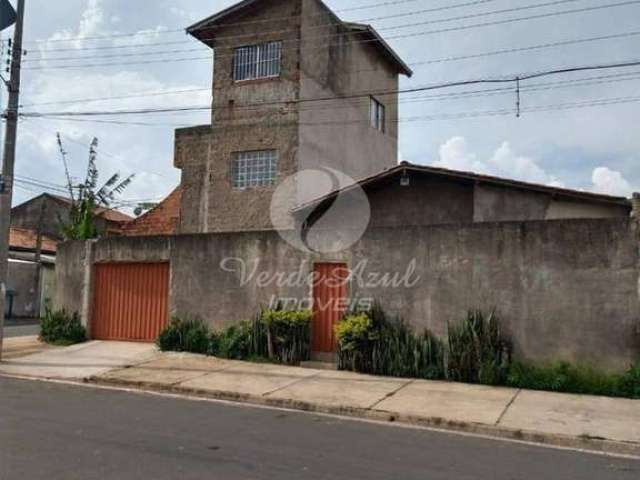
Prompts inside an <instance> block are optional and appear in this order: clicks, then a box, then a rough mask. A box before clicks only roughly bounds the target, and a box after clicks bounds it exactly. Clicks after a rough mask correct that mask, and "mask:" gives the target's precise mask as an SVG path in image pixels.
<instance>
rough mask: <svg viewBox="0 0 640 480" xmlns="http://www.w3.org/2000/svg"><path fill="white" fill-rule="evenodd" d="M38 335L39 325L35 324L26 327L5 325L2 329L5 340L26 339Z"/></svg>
mask: <svg viewBox="0 0 640 480" xmlns="http://www.w3.org/2000/svg"><path fill="white" fill-rule="evenodd" d="M39 334H40V325H38V324H37V323H33V324H26V325H6V326H5V327H4V336H5V338H12V337H28V336H32V335H39Z"/></svg>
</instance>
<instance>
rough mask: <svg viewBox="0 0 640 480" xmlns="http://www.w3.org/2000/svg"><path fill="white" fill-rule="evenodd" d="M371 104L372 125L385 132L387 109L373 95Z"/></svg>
mask: <svg viewBox="0 0 640 480" xmlns="http://www.w3.org/2000/svg"><path fill="white" fill-rule="evenodd" d="M370 105H371V106H370V111H369V114H370V123H371V126H372V127H373V128H375V129H376V130H380V131H381V132H384V131H385V120H386V110H385V107H384V105H383V104H382V103H380V102H379V101H378V100H376V99H375V98H373V97H371V102H370Z"/></svg>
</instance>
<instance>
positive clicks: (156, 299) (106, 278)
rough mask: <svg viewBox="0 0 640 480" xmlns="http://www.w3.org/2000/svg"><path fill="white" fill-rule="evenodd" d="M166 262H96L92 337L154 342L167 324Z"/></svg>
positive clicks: (167, 289)
mask: <svg viewBox="0 0 640 480" xmlns="http://www.w3.org/2000/svg"><path fill="white" fill-rule="evenodd" d="M168 296H169V264H168V263H108V264H98V265H96V266H95V283H94V300H93V317H92V322H91V332H90V333H91V337H92V338H94V339H96V340H122V341H135V342H153V341H154V340H155V339H156V338H157V337H158V334H159V333H160V332H161V331H162V329H163V328H164V327H165V326H166V324H167V317H168Z"/></svg>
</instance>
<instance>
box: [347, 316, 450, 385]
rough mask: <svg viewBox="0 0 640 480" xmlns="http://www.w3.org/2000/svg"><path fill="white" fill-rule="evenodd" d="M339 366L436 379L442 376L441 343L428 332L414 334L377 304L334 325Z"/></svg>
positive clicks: (408, 327) (375, 372)
mask: <svg viewBox="0 0 640 480" xmlns="http://www.w3.org/2000/svg"><path fill="white" fill-rule="evenodd" d="M336 337H337V339H338V358H339V366H340V368H341V369H344V370H353V371H357V372H362V373H370V374H374V375H390V376H398V377H418V378H426V379H438V378H442V377H443V375H444V352H443V346H442V343H441V342H440V341H439V340H438V339H437V338H435V337H434V336H433V335H432V334H431V333H430V332H428V331H425V332H424V333H422V334H421V335H416V334H415V333H414V332H413V330H412V328H411V327H410V326H409V325H407V324H406V323H405V322H404V321H403V320H402V319H401V318H399V317H396V318H391V319H390V318H388V316H387V315H386V313H385V312H384V310H383V309H382V308H381V307H380V305H378V304H376V305H374V306H373V308H372V309H371V310H369V311H368V312H354V313H351V314H348V315H346V316H345V317H344V318H343V320H342V321H341V322H340V323H339V324H338V325H337V326H336Z"/></svg>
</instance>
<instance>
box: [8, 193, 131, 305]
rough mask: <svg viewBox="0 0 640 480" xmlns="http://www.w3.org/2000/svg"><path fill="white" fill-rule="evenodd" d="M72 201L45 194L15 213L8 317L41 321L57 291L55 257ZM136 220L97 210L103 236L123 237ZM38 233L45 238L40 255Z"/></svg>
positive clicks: (97, 224) (16, 208) (11, 243)
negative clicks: (131, 223)
mask: <svg viewBox="0 0 640 480" xmlns="http://www.w3.org/2000/svg"><path fill="white" fill-rule="evenodd" d="M70 208H71V201H70V200H69V199H68V198H65V197H61V196H58V195H51V194H49V193H43V194H41V195H39V196H37V197H34V198H32V199H30V200H27V201H26V202H24V203H21V204H20V205H17V206H15V207H13V208H12V209H11V237H10V252H9V272H8V279H7V284H8V289H7V301H6V302H5V305H6V306H7V308H6V309H5V314H6V315H9V316H15V317H38V316H40V315H41V314H42V313H43V311H44V307H45V305H46V303H47V300H48V299H51V298H52V296H53V292H54V290H55V286H54V279H55V272H54V269H55V255H56V250H57V244H58V242H60V241H61V240H62V239H63V235H62V225H63V223H64V222H67V221H68V220H69V211H70ZM131 220H132V218H131V217H129V216H128V215H125V214H124V213H121V212H119V211H117V210H110V209H106V208H98V209H96V214H95V224H96V227H97V229H98V231H99V232H100V233H101V234H103V235H119V234H120V230H121V228H122V226H123V225H125V224H126V223H127V222H129V221H131ZM38 232H40V233H41V235H42V244H41V250H40V253H39V254H38V253H37V250H38V249H37V237H38Z"/></svg>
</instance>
